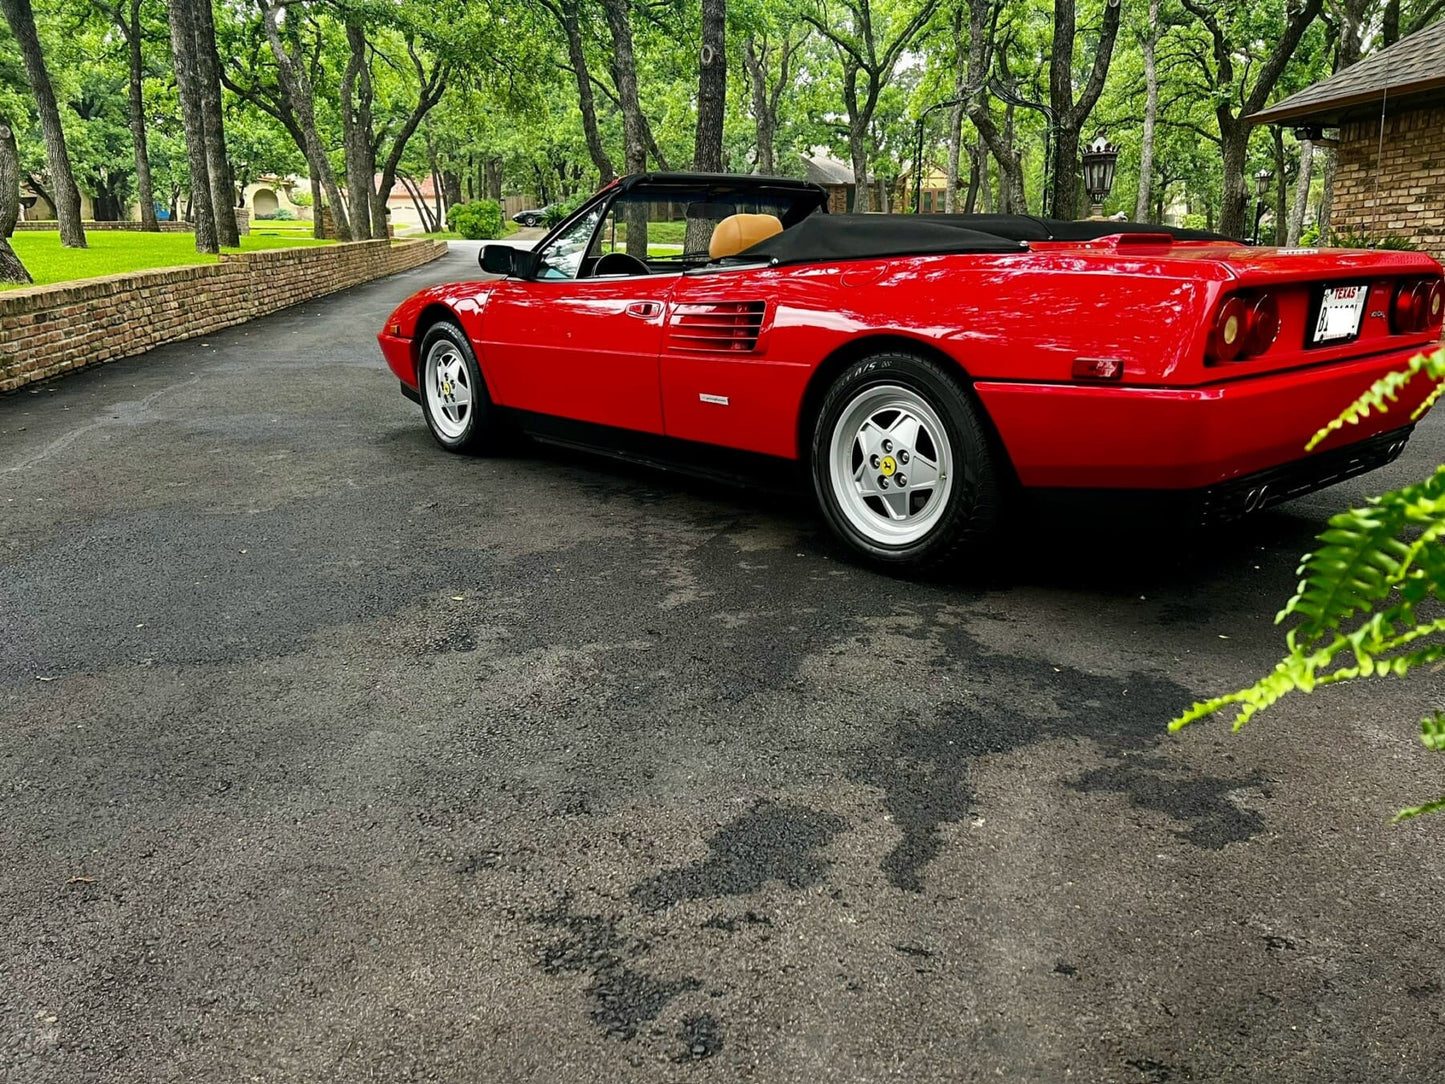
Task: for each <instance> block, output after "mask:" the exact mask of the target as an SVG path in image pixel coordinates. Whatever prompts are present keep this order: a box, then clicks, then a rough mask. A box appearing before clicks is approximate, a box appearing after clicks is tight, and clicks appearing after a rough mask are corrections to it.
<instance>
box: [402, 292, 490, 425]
mask: <svg viewBox="0 0 1445 1084" xmlns="http://www.w3.org/2000/svg"><path fill="white" fill-rule="evenodd" d="M420 357H421V360H420V363H419V365H418V369H417V378H418V383H419V384H420V386H421V410H422V414H423V415H425V417H426V423H427V426H428V427H429V428H430V429H431V432H432V436H433V437H435V438H436V441H437V443H438V444H440V445H441V446H442V447H443V448H445V449H447V451H449V452H470V453H477V452H485V451H489V450H491V447H492V445H493V443H494V441H495V439H496V429H497V423H496V418H495V413H496V411H495V409H494V408H493V406H492V399H491V396H489V395H488V394H487V385H486V383H485V382H484V381H483V380H482V371H481V369H480V367H479V366H478V365H477V357H476V354H475V353H473V351H472V346H471V343H469V342H468V341H467V336H466V333H465V332H463V331H462V329H461V328H460V327H458V326H457V325H456V324H454V323H453V322H452V321H450V320H441V321H438V322H437V323H435V324H433V325H432V326H431V327H430V328H428V329H427V332H426V334H425V335H423V336H422V340H421V354H420Z"/></svg>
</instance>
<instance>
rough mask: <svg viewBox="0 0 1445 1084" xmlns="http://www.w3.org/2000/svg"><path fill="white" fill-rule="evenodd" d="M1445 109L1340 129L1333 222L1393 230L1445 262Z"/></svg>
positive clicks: (1344, 228)
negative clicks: (1382, 127) (1444, 137)
mask: <svg viewBox="0 0 1445 1084" xmlns="http://www.w3.org/2000/svg"><path fill="white" fill-rule="evenodd" d="M1442 131H1445V107H1441V108H1433V109H1407V110H1403V111H1402V112H1400V113H1398V114H1396V115H1395V116H1391V117H1386V119H1385V138H1384V141H1383V145H1382V144H1381V140H1380V122H1379V120H1378V119H1376V120H1369V121H1362V122H1356V123H1353V124H1346V125H1344V126H1343V127H1342V128H1341V129H1340V149H1339V152H1338V153H1339V163H1338V166H1337V167H1336V171H1335V198H1334V204H1333V207H1332V210H1331V213H1330V225H1331V226H1332V227H1333V228H1334V229H1336V230H1339V231H1340V232H1341V233H1347V232H1358V233H1364V234H1393V235H1395V236H1398V237H1404V238H1406V239H1408V240H1410V241H1413V242H1414V243H1415V244H1417V245H1419V246H1420V247H1421V248H1423V249H1424V250H1425V251H1426V252H1428V253H1430V255H1432V256H1434V257H1435V258H1436V259H1437V260H1445V140H1442V138H1441V132H1442Z"/></svg>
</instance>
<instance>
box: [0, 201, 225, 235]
mask: <svg viewBox="0 0 1445 1084" xmlns="http://www.w3.org/2000/svg"><path fill="white" fill-rule="evenodd" d="M80 225H81V227H82V228H83V229H85V230H87V231H89V230H98V231H100V232H102V233H104V232H116V233H190V232H192V231H193V230H194V229H195V228H196V227H195V224H194V223H191V222H175V221H172V220H170V219H168V218H166V219H161V221H159V222H157V223H156V226H157V227H158V229H155V230H147V229H146V228H145V224H144V223H141V222H132V221H130V220H129V219H118V220H116V221H112V222H94V221H85V222H82V223H81V224H80ZM15 229H16V230H29V231H31V232H32V233H39V232H48V233H55V232H57V231H59V229H60V223H59V222H57V221H56V220H55V219H53V218H49V219H47V218H34V219H28V220H26V221H22V222H17V223H15ZM236 232H237V233H239V234H240V235H241V236H242V237H244V236H246V235H247V234H248V233H250V232H251V212H250V210H249V209H248V208H245V207H238V208H236Z"/></svg>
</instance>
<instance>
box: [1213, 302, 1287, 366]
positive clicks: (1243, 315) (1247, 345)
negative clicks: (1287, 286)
mask: <svg viewBox="0 0 1445 1084" xmlns="http://www.w3.org/2000/svg"><path fill="white" fill-rule="evenodd" d="M1278 337H1279V302H1278V301H1277V300H1275V298H1274V295H1273V294H1259V295H1257V296H1255V297H1249V298H1246V297H1231V298H1229V299H1228V300H1227V301H1225V302H1224V304H1223V305H1222V306H1220V309H1219V315H1218V316H1217V317H1216V318H1215V321H1214V330H1213V331H1212V332H1210V335H1209V357H1210V359H1211V360H1213V361H1240V360H1242V359H1244V358H1252V357H1257V356H1259V355H1260V354H1263V353H1264V352H1265V351H1266V350H1268V349H1269V348H1270V347H1271V346H1273V345H1274V340H1275V339H1277V338H1278Z"/></svg>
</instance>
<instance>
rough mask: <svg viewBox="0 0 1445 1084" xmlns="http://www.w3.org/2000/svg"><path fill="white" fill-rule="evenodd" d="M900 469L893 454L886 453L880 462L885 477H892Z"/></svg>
mask: <svg viewBox="0 0 1445 1084" xmlns="http://www.w3.org/2000/svg"><path fill="white" fill-rule="evenodd" d="M897 469H898V463H897V462H896V461H895V460H894V458H893V457H892V456H891V455H885V456H884V457H883V459H882V460H881V461H880V462H879V464H878V470H879V471H880V472H882V474H883V477H884V478H892V477H893V473H894V471H896V470H897Z"/></svg>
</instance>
